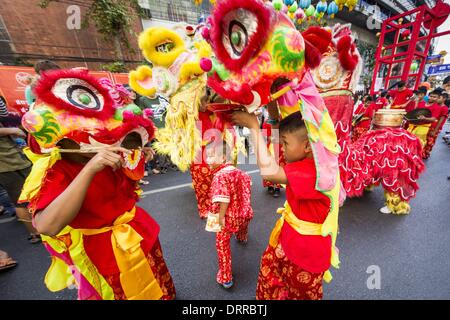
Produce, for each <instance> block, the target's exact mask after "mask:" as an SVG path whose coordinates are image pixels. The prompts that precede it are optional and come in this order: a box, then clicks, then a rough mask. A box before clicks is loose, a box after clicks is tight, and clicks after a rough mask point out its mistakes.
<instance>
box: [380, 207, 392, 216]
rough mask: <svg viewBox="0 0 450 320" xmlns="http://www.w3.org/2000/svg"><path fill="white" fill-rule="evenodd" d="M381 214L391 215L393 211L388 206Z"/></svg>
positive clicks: (382, 209) (381, 210)
mask: <svg viewBox="0 0 450 320" xmlns="http://www.w3.org/2000/svg"><path fill="white" fill-rule="evenodd" d="M380 212H381V213H382V214H391V213H392V211H391V209H389V208H388V207H387V206H384V207H383V208H381V209H380Z"/></svg>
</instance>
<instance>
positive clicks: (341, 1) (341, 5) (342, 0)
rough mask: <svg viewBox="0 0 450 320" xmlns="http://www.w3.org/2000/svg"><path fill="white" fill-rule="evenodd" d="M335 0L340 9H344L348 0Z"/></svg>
mask: <svg viewBox="0 0 450 320" xmlns="http://www.w3.org/2000/svg"><path fill="white" fill-rule="evenodd" d="M334 1H336V4H337V5H338V7H339V10H342V9H344V5H345V3H346V2H347V0H334Z"/></svg>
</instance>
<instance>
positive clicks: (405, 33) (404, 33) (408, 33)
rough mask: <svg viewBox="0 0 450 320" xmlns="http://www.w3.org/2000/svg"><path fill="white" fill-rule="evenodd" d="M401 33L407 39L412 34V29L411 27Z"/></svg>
mask: <svg viewBox="0 0 450 320" xmlns="http://www.w3.org/2000/svg"><path fill="white" fill-rule="evenodd" d="M400 35H401V37H402V38H403V39H406V38H408V37H409V36H410V35H411V31H410V30H409V29H405V30H403V31H402V33H401V34H400Z"/></svg>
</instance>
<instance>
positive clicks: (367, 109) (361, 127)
mask: <svg viewBox="0 0 450 320" xmlns="http://www.w3.org/2000/svg"><path fill="white" fill-rule="evenodd" d="M376 110H377V105H376V104H375V103H373V100H372V97H371V96H368V97H367V98H366V100H365V101H364V104H363V105H360V106H359V107H358V109H356V111H355V117H360V116H362V118H360V119H359V120H358V121H357V122H356V123H355V124H354V125H353V132H352V142H355V141H356V140H358V139H359V137H361V136H362V135H363V134H364V133H366V132H367V131H369V129H370V125H371V123H372V118H373V115H374V113H375V111H376Z"/></svg>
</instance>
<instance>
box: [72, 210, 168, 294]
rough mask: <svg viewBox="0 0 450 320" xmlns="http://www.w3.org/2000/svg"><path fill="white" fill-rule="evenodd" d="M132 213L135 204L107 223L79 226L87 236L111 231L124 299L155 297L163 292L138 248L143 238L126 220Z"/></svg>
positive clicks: (130, 219)
mask: <svg viewBox="0 0 450 320" xmlns="http://www.w3.org/2000/svg"><path fill="white" fill-rule="evenodd" d="M135 213H136V207H133V209H131V210H130V211H128V212H125V213H124V214H123V215H121V216H120V217H118V218H117V219H116V220H115V221H114V223H113V225H112V226H110V227H105V228H101V229H78V230H79V231H80V232H81V233H83V234H84V235H88V236H92V235H96V234H100V233H104V232H108V231H112V234H111V244H112V248H113V251H114V256H115V258H116V261H117V265H118V267H119V270H120V283H121V285H122V288H123V291H124V292H125V295H126V297H127V299H129V300H158V299H160V298H161V297H162V296H163V292H162V290H161V288H160V286H159V284H158V282H157V281H156V279H155V275H154V274H153V272H152V269H151V268H150V265H149V263H148V261H147V258H146V256H145V254H144V252H143V251H142V249H141V245H140V242H141V241H142V240H143V238H142V237H141V235H140V234H139V233H137V232H136V230H134V229H133V228H132V227H131V226H130V225H129V224H128V222H130V221H132V220H133V218H134V215H135Z"/></svg>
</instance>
